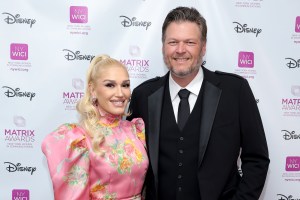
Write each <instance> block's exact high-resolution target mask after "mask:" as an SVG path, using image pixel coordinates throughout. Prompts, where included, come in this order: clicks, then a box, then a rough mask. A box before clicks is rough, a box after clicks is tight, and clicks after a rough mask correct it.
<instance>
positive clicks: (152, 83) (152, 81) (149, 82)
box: [135, 76, 164, 90]
mask: <svg viewBox="0 0 300 200" xmlns="http://www.w3.org/2000/svg"><path fill="white" fill-rule="evenodd" d="M163 78H164V76H163V77H161V76H156V77H155V78H151V79H148V80H146V81H144V82H142V83H141V84H139V85H138V86H137V87H136V88H135V90H145V89H147V88H149V89H150V88H153V87H155V86H158V85H161V84H162V83H161V81H162V80H163Z"/></svg>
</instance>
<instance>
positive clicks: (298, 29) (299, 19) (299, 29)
mask: <svg viewBox="0 0 300 200" xmlns="http://www.w3.org/2000/svg"><path fill="white" fill-rule="evenodd" d="M295 32H296V33H300V16H298V17H296V24H295Z"/></svg>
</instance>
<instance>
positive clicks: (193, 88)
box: [169, 67, 203, 122]
mask: <svg viewBox="0 0 300 200" xmlns="http://www.w3.org/2000/svg"><path fill="white" fill-rule="evenodd" d="M202 82H203V69H202V68H201V67H200V68H199V71H198V73H197V75H196V76H195V78H194V79H193V80H192V81H191V82H190V83H189V84H188V85H187V86H186V87H185V89H187V90H189V91H190V92H191V93H190V96H189V104H190V113H191V112H192V110H193V108H194V106H195V104H196V100H197V98H198V95H199V92H200V89H201V85H202ZM181 89H184V88H182V87H181V86H180V85H178V84H177V83H176V82H175V81H174V79H173V78H172V76H171V74H170V76H169V90H170V95H171V101H172V105H173V111H174V115H175V119H176V122H177V114H178V106H179V102H180V97H179V96H178V92H179V90H181Z"/></svg>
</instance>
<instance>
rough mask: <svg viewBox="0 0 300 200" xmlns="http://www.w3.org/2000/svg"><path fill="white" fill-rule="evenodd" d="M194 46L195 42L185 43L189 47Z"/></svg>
mask: <svg viewBox="0 0 300 200" xmlns="http://www.w3.org/2000/svg"><path fill="white" fill-rule="evenodd" d="M195 44H196V43H195V42H187V45H189V46H193V45H195Z"/></svg>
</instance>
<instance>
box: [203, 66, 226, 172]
mask: <svg viewBox="0 0 300 200" xmlns="http://www.w3.org/2000/svg"><path fill="white" fill-rule="evenodd" d="M203 72H204V80H203V87H204V88H203V89H204V91H203V104H202V109H201V123H200V142H199V158H198V167H200V165H201V163H202V160H203V157H204V154H205V151H206V148H207V144H208V141H209V137H210V133H211V129H212V126H213V122H214V119H215V115H216V111H217V108H218V104H219V100H220V97H221V93H222V90H221V89H220V88H218V87H217V86H216V85H217V84H218V79H217V77H216V76H215V75H214V73H212V72H210V71H208V70H207V69H205V68H204V67H203Z"/></svg>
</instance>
